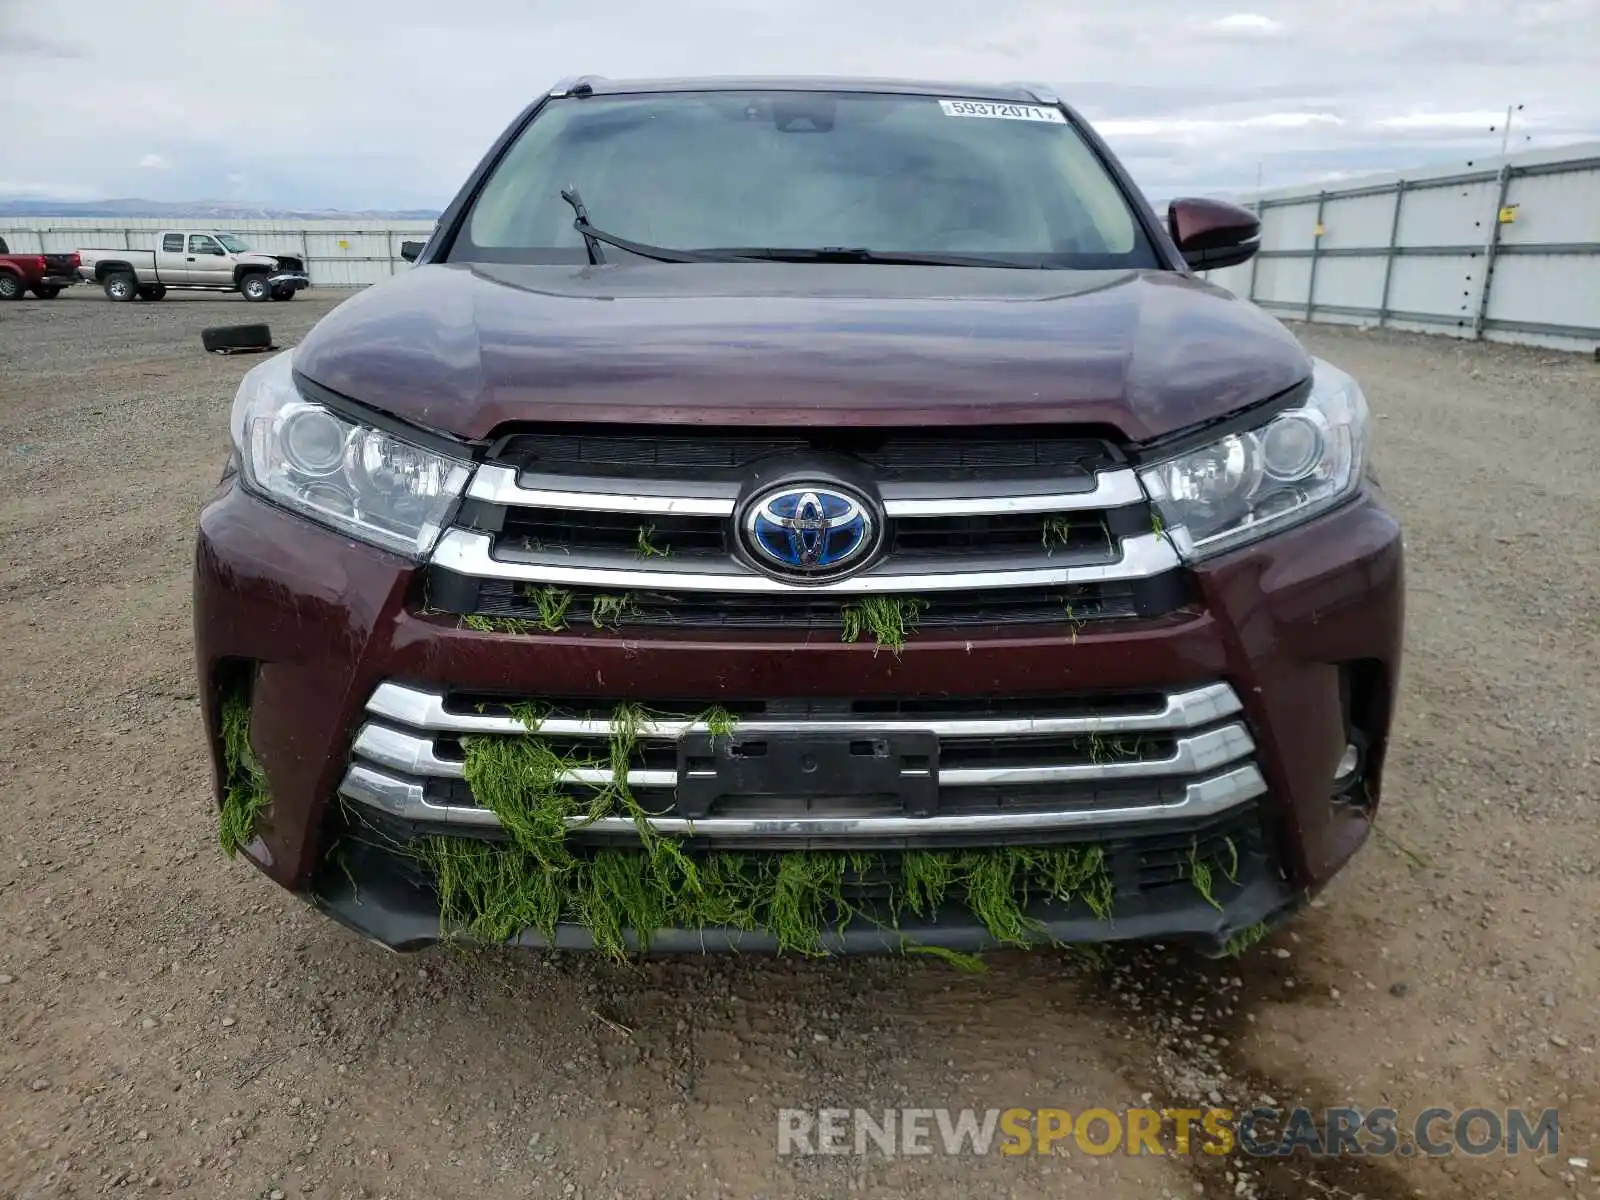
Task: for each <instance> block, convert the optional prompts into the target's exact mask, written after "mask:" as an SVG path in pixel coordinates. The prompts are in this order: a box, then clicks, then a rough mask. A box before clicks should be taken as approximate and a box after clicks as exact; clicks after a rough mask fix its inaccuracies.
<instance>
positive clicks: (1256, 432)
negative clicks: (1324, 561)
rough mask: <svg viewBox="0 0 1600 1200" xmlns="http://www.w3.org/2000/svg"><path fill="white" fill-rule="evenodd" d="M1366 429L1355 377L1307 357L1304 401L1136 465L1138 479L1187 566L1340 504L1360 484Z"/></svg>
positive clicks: (1364, 405) (1364, 409)
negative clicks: (1246, 426)
mask: <svg viewBox="0 0 1600 1200" xmlns="http://www.w3.org/2000/svg"><path fill="white" fill-rule="evenodd" d="M1367 423H1368V422H1367V401H1366V397H1365V396H1363V395H1362V394H1361V388H1360V387H1359V386H1357V384H1356V381H1355V380H1354V379H1352V378H1351V377H1350V376H1349V375H1346V374H1345V373H1344V372H1343V371H1341V370H1339V368H1338V367H1335V366H1332V365H1331V364H1329V363H1326V362H1323V361H1322V360H1321V359H1314V360H1313V362H1312V375H1311V392H1310V394H1309V395H1308V396H1307V397H1306V400H1305V403H1303V404H1301V405H1299V406H1298V407H1295V408H1286V409H1284V410H1282V411H1281V412H1279V413H1277V414H1276V415H1274V416H1273V417H1272V418H1271V419H1270V420H1268V421H1264V422H1263V423H1262V424H1261V425H1259V426H1258V427H1256V428H1254V429H1246V430H1241V431H1240V432H1238V433H1230V434H1228V435H1227V436H1226V437H1221V438H1218V439H1217V440H1216V441H1214V442H1211V443H1210V444H1209V445H1205V446H1201V447H1200V448H1199V449H1197V450H1190V451H1189V452H1187V453H1185V454H1179V455H1175V456H1174V457H1172V458H1169V459H1167V460H1166V461H1165V462H1158V463H1154V464H1152V465H1150V466H1147V467H1143V468H1141V469H1140V471H1139V478H1140V479H1141V480H1142V481H1143V483H1144V486H1145V491H1146V492H1148V493H1149V495H1150V498H1151V500H1153V501H1154V502H1155V505H1156V511H1157V512H1158V513H1160V515H1161V520H1162V524H1163V525H1164V527H1165V529H1166V532H1167V534H1168V536H1170V537H1171V539H1172V543H1173V545H1174V546H1176V547H1177V549H1178V553H1180V554H1181V555H1182V556H1183V557H1184V558H1185V559H1186V560H1188V561H1191V562H1192V561H1195V560H1197V559H1201V558H1205V557H1206V556H1207V555H1211V554H1216V553H1217V552H1219V551H1221V550H1227V549H1231V548H1233V547H1235V546H1238V545H1241V544H1243V543H1245V542H1251V541H1254V540H1255V539H1257V538H1260V537H1265V536H1266V535H1267V534H1269V533H1272V532H1274V531H1275V530H1278V529H1281V528H1283V527H1284V526H1286V525H1292V524H1295V523H1297V522H1299V521H1304V520H1307V519H1309V518H1310V517H1313V516H1315V515H1316V514H1317V513H1319V512H1322V511H1324V510H1326V509H1328V508H1331V507H1333V506H1334V505H1335V504H1338V503H1340V502H1342V501H1343V500H1345V499H1346V498H1347V497H1348V496H1350V495H1351V493H1353V492H1354V491H1355V490H1356V489H1357V488H1359V487H1360V486H1361V477H1362V472H1363V470H1364V469H1365V466H1366V459H1367V441H1368V436H1369V435H1368V429H1367Z"/></svg>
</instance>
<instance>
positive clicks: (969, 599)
mask: <svg viewBox="0 0 1600 1200" xmlns="http://www.w3.org/2000/svg"><path fill="white" fill-rule="evenodd" d="M535 590H536V589H535V588H534V587H533V585H529V584H518V583H512V582H510V581H508V580H502V579H490V580H485V581H484V582H483V583H482V584H480V585H478V587H477V588H476V589H475V590H474V591H473V593H472V598H471V599H470V600H469V601H467V603H468V604H469V605H470V608H469V609H468V610H467V611H470V612H472V613H474V614H476V615H478V616H482V617H492V618H509V619H511V620H516V621H523V622H529V623H532V624H535V625H536V624H537V623H538V622H539V620H540V612H539V605H538V603H537V602H536V600H535ZM568 591H569V592H570V595H571V600H570V603H569V604H568V607H567V610H566V615H565V616H564V618H563V622H564V624H565V625H567V626H568V627H572V628H579V629H582V628H586V627H587V628H609V627H612V626H613V625H615V624H617V623H619V622H620V623H622V624H625V625H627V626H628V627H630V628H632V627H646V628H663V627H674V626H693V627H707V628H724V629H787V630H795V631H800V630H834V631H837V630H839V629H840V627H841V625H842V621H843V616H842V610H843V608H844V605H845V604H846V603H847V601H844V600H839V599H829V598H825V597H814V596H810V595H808V594H806V593H805V592H799V593H798V594H784V595H775V596H737V595H735V596H718V595H705V594H701V593H681V594H677V595H674V594H672V593H661V592H630V593H629V594H628V595H629V600H630V607H629V609H628V611H627V612H626V613H625V614H624V615H623V616H622V617H620V618H619V619H618V621H613V620H611V619H610V618H608V617H604V616H602V617H601V619H600V620H599V621H598V622H597V621H596V620H595V619H594V617H595V613H596V609H595V601H596V599H597V598H599V597H602V596H611V595H614V594H615V593H614V592H601V591H597V590H595V589H592V588H575V589H568ZM1187 599H1188V596H1187V591H1186V586H1185V583H1184V581H1183V580H1182V579H1181V578H1179V577H1168V578H1165V579H1161V580H1151V581H1148V582H1134V583H1106V584H1083V585H1081V586H1078V587H1067V588H1054V589H1049V590H1038V589H1032V588H1012V589H1008V590H1006V591H972V592H963V593H958V594H956V595H952V596H941V597H939V598H938V599H937V600H935V601H933V602H930V603H929V605H928V607H927V608H926V609H925V610H924V611H923V612H922V613H921V615H920V617H919V619H918V627H919V628H923V629H982V628H989V627H994V626H999V625H1056V626H1058V627H1060V628H1063V629H1067V628H1071V627H1073V626H1074V625H1077V624H1081V623H1086V622H1091V621H1108V620H1128V619H1132V618H1135V617H1141V616H1155V615H1158V614H1162V613H1168V612H1171V611H1172V610H1173V609H1175V608H1177V607H1179V606H1180V605H1181V604H1183V603H1186V602H1187ZM430 602H432V603H434V604H440V603H441V602H442V603H443V604H444V605H445V606H446V607H447V608H453V607H454V606H453V605H452V603H451V600H450V596H449V593H448V592H443V591H441V592H438V593H437V594H435V595H432V596H430ZM602 612H603V610H602Z"/></svg>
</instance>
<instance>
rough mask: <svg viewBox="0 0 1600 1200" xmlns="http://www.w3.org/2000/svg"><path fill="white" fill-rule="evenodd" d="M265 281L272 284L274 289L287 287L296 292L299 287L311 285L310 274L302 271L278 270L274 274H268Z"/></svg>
mask: <svg viewBox="0 0 1600 1200" xmlns="http://www.w3.org/2000/svg"><path fill="white" fill-rule="evenodd" d="M267 282H268V283H269V284H271V285H272V287H273V289H274V290H277V289H287V290H289V291H291V292H298V291H299V290H300V289H301V288H308V287H310V286H311V276H309V275H307V274H306V273H305V272H304V271H279V272H277V273H276V274H273V275H268V276H267Z"/></svg>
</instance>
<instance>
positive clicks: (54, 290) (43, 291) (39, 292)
mask: <svg viewBox="0 0 1600 1200" xmlns="http://www.w3.org/2000/svg"><path fill="white" fill-rule="evenodd" d="M33 294H34V295H35V296H37V297H39V299H41V300H54V299H55V298H56V297H57V296H59V295H61V289H60V288H59V287H53V286H51V287H36V288H34V289H33Z"/></svg>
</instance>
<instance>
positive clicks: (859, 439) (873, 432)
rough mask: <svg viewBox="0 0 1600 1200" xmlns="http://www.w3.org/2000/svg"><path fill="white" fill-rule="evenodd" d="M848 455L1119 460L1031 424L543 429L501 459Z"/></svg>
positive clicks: (1056, 464) (747, 463) (964, 467)
mask: <svg viewBox="0 0 1600 1200" xmlns="http://www.w3.org/2000/svg"><path fill="white" fill-rule="evenodd" d="M806 453H817V454H842V455H849V456H850V457H852V458H854V459H856V460H858V461H859V462H861V463H862V464H864V465H865V466H867V467H868V468H870V469H871V470H872V471H873V472H874V473H875V474H876V475H877V477H878V478H880V479H893V480H900V479H920V478H928V479H939V480H943V479H980V478H996V477H1005V476H1007V475H1026V474H1030V473H1035V472H1049V473H1051V474H1053V475H1064V476H1068V477H1072V478H1075V479H1087V478H1088V477H1090V476H1092V475H1093V474H1094V472H1096V471H1105V470H1109V469H1110V468H1112V467H1114V466H1116V465H1117V464H1118V462H1120V461H1121V460H1120V456H1119V455H1117V453H1116V451H1115V450H1114V448H1113V447H1111V446H1110V445H1108V444H1107V443H1106V442H1105V441H1103V440H1100V439H1098V438H1092V437H1071V436H1065V437H1063V436H1058V435H1053V434H1043V435H1041V434H1040V433H1039V431H1037V430H1032V429H1028V428H1026V427H1023V428H1017V429H1008V430H1000V431H990V430H984V431H979V432H974V431H970V430H951V431H949V432H945V433H929V432H927V431H924V430H917V431H910V432H906V431H900V430H893V429H889V430H883V429H849V430H797V431H793V432H789V431H778V432H773V433H764V432H763V433H757V434H751V433H749V432H747V431H742V430H731V429H719V428H700V429H692V430H684V429H660V430H651V431H650V432H649V433H641V434H633V435H628V434H621V435H619V434H618V433H616V432H615V431H613V430H605V429H577V430H540V431H536V432H530V433H518V434H512V435H510V436H508V437H506V438H503V439H502V440H501V441H500V443H499V444H498V445H497V446H496V448H495V453H494V455H493V457H494V460H495V461H497V462H502V463H505V464H507V465H509V466H513V467H515V468H516V469H518V470H519V471H524V472H528V473H531V474H551V475H593V476H601V477H607V478H624V479H633V478H638V479H649V480H668V481H671V480H678V479H685V478H689V479H693V478H707V477H715V476H718V475H723V476H725V477H730V478H731V477H735V476H737V475H738V474H739V473H740V472H743V471H746V470H748V469H749V468H750V467H751V466H753V465H755V464H756V463H759V462H761V461H762V460H763V459H769V458H775V457H778V456H780V455H791V454H806Z"/></svg>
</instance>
